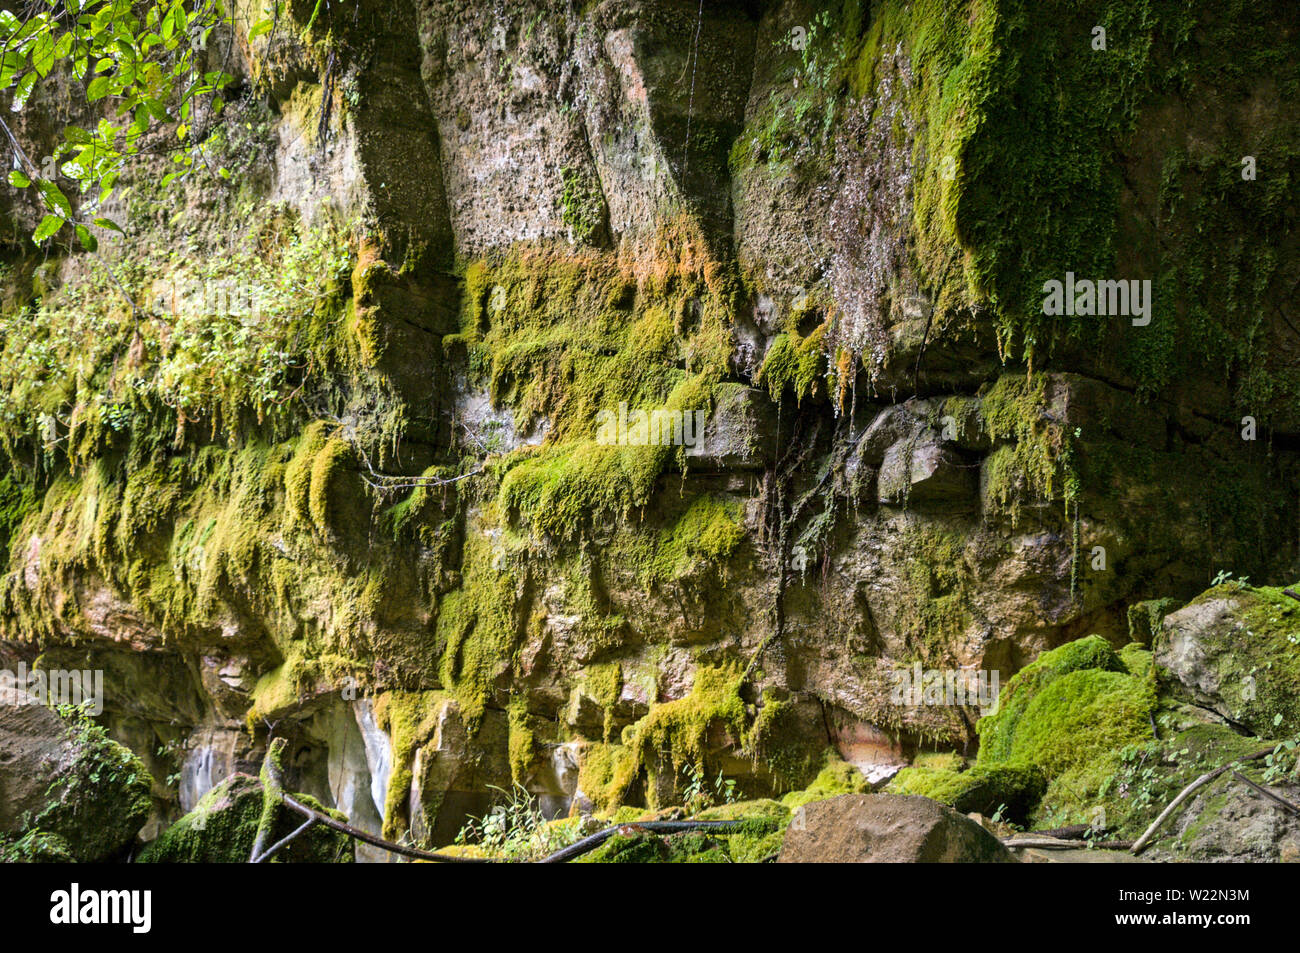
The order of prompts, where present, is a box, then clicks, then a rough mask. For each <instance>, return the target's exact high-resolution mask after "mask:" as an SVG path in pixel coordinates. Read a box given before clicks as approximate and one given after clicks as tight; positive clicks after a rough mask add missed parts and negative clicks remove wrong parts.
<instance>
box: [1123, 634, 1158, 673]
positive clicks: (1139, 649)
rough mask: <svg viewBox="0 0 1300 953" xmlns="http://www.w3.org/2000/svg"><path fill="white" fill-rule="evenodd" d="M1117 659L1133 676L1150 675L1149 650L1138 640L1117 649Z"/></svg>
mask: <svg viewBox="0 0 1300 953" xmlns="http://www.w3.org/2000/svg"><path fill="white" fill-rule="evenodd" d="M1119 660H1120V661H1121V662H1123V663H1124V669H1125V671H1127V672H1128V673H1129V674H1130V675H1132V676H1134V677H1135V678H1140V679H1147V678H1150V676H1151V664H1152V662H1151V652H1150V650H1148V649H1147V648H1145V647H1144V646H1143V645H1141V644H1140V643H1138V642H1130V643H1129V644H1128V645H1126V646H1124V647H1123V648H1122V649H1120V650H1119Z"/></svg>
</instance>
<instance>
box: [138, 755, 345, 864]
mask: <svg viewBox="0 0 1300 953" xmlns="http://www.w3.org/2000/svg"><path fill="white" fill-rule="evenodd" d="M295 797H297V799H298V800H300V801H302V802H303V803H304V804H306V805H308V806H309V807H313V808H315V809H316V810H318V811H322V812H325V813H328V814H331V815H332V816H335V817H337V818H338V819H340V820H345V818H343V817H342V816H341V815H339V814H338V812H337V811H326V809H325V808H323V807H322V806H321V805H320V804H319V803H318V802H317V801H316V800H315V799H314V798H312V797H309V796H307V795H305V794H298V795H295ZM261 816H262V784H261V782H260V781H258V779H257V778H255V777H252V776H251V775H247V774H232V775H231V776H230V777H228V778H226V779H225V780H224V781H222V782H221V783H220V784H218V785H217V786H216V787H215V788H213V789H212V790H211V791H209V792H208V793H207V794H205V795H204V796H203V798H202V799H201V800H200V801H199V803H198V804H196V805H195V806H194V810H192V811H190V813H188V814H186V815H185V816H184V817H182V818H181V819H180V820H179V821H177V822H176V823H175V824H173V825H172V826H171V827H169V828H167V830H165V831H163V832H162V834H161V835H159V837H158V839H157V840H155V841H154V842H153V843H152V844H150V845H149V846H148V847H146V848H145V850H144V852H143V853H142V854H141V856H140V861H141V862H142V863H152V864H182V863H218V864H220V863H230V864H244V863H248V858H249V856H250V855H251V853H252V851H253V842H254V841H255V840H256V839H257V826H258V821H259V820H260V818H261ZM302 821H303V818H302V816H301V815H299V814H298V813H296V812H294V811H291V810H290V809H289V808H287V807H286V808H284V809H283V810H282V811H281V812H280V816H279V818H278V820H277V822H276V825H275V828H274V830H273V832H272V840H271V841H270V842H269V843H275V841H277V840H279V839H280V838H282V837H285V836H287V835H288V834H290V833H291V832H292V831H293V830H294V829H295V828H297V827H298V826H299V825H300V824H302ZM352 853H353V852H352V841H351V839H350V838H348V837H347V836H346V835H344V834H340V833H338V832H337V831H334V830H331V829H330V828H327V827H325V826H323V825H321V824H316V825H313V826H312V827H311V828H310V829H308V830H307V831H306V832H305V833H303V834H300V835H299V836H298V837H297V838H295V839H294V840H292V841H290V842H289V844H288V845H287V846H286V847H284V848H283V849H282V850H281V851H279V852H278V853H277V854H276V855H275V856H274V857H272V858H271V862H272V863H348V862H350V861H351V860H352V859H353V858H352Z"/></svg>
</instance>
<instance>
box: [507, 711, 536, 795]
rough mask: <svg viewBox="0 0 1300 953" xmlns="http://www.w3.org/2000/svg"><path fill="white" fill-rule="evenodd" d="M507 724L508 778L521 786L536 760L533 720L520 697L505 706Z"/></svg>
mask: <svg viewBox="0 0 1300 953" xmlns="http://www.w3.org/2000/svg"><path fill="white" fill-rule="evenodd" d="M506 714H507V716H508V723H509V740H508V742H507V747H508V752H509V759H510V777H511V779H512V780H513V781H514V783H515V784H521V785H522V784H523V783H524V782H525V781H526V780H527V778H528V772H529V771H530V770H531V768H532V766H533V762H534V760H536V758H537V736H536V733H535V732H534V730H533V729H534V719H533V716H532V715H530V714H529V713H528V700H527V699H526V698H524V697H522V696H520V697H518V698H514V699H511V701H510V704H509V705H507V706H506Z"/></svg>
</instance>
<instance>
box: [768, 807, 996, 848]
mask: <svg viewBox="0 0 1300 953" xmlns="http://www.w3.org/2000/svg"><path fill="white" fill-rule="evenodd" d="M777 862H778V863H782V864H799V863H849V864H858V863H873V864H880V863H922V864H924V863H994V864H1006V863H1015V862H1016V859H1015V857H1014V856H1012V854H1011V852H1010V851H1009V850H1007V848H1006V847H1004V846H1003V845H1002V842H1001V841H999V840H998V839H997V838H996V837H994V836H993V835H992V834H990V833H989V832H988V831H986V830H985V829H984V828H982V827H980V825H978V824H976V823H975V822H974V821H972V820H971V819H970V818H968V817H964V816H962V815H961V814H958V813H957V812H956V811H954V810H953V809H952V808H950V807H946V806H945V805H943V804H940V803H939V802H938V801H932V800H930V799H929V798H925V797H915V796H904V795H894V794H844V795H841V796H840V797H835V798H831V799H830V800H828V801H814V802H813V803H811V804H805V805H804V806H803V807H801V808H800V809H799V810H798V811H797V812H796V813H795V816H794V819H793V820H792V821H791V822H790V827H789V829H788V830H787V831H786V835H785V842H784V843H783V844H782V846H781V855H780V857H778V858H777Z"/></svg>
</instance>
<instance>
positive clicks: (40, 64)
mask: <svg viewBox="0 0 1300 953" xmlns="http://www.w3.org/2000/svg"><path fill="white" fill-rule="evenodd" d="M53 68H54V37H52V36H50V34H48V33H46V34H44V35H43V36H42V37H41V38H40V39H39V40H37V41H36V45H35V46H34V47H32V69H34V70H36V72H38V73H39V74H40V75H41V76H42V77H45V76H49V75H50V70H51V69H53Z"/></svg>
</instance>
